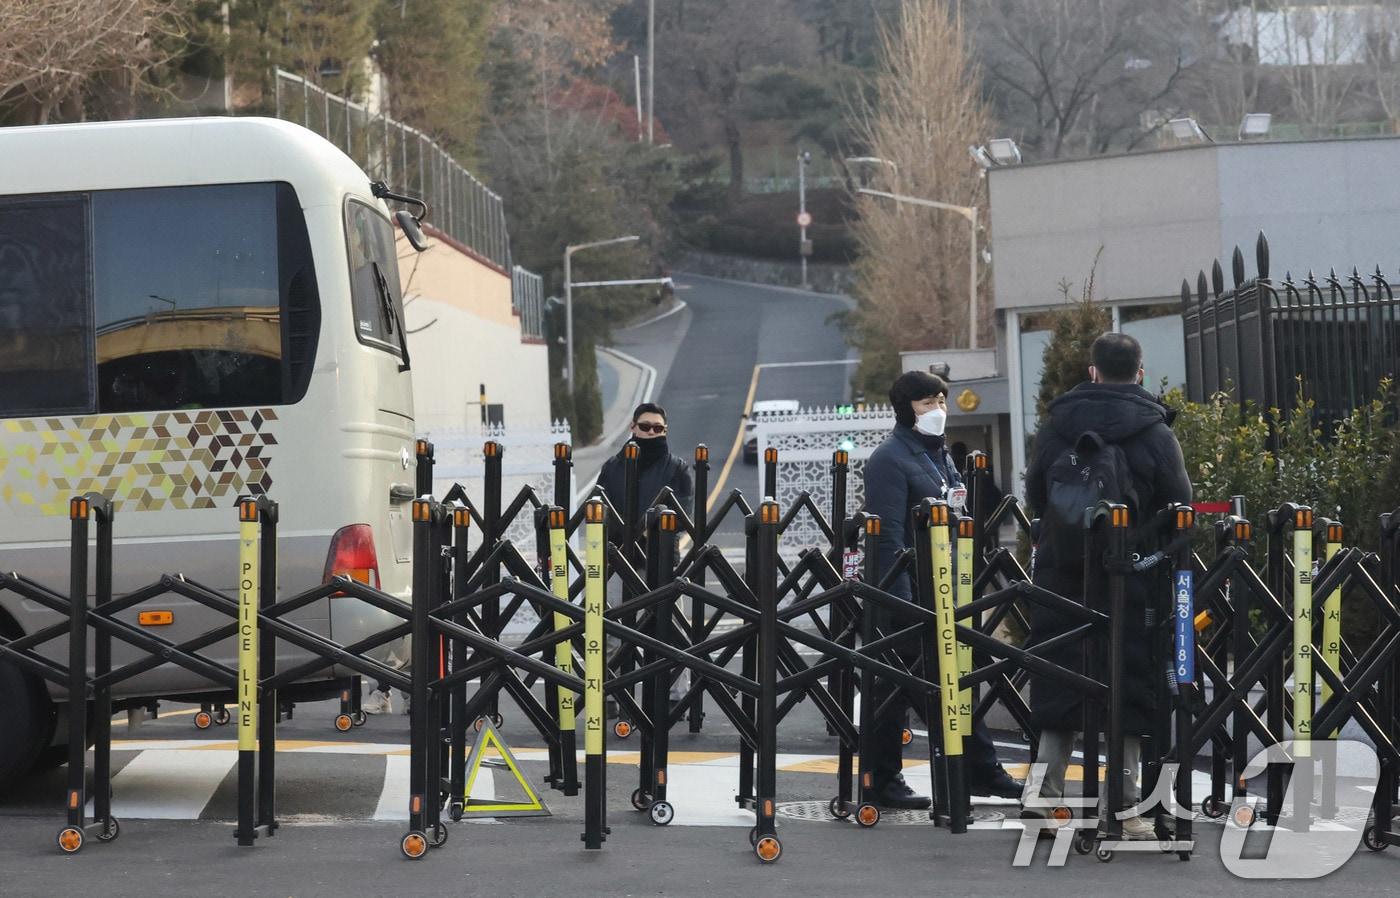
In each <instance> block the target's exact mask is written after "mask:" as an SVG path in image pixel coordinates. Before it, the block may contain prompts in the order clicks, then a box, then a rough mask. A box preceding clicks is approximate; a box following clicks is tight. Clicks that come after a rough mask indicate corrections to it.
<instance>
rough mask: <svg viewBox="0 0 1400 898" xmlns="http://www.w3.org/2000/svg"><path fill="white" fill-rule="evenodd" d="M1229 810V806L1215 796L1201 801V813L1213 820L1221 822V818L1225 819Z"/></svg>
mask: <svg viewBox="0 0 1400 898" xmlns="http://www.w3.org/2000/svg"><path fill="white" fill-rule="evenodd" d="M1228 808H1229V805H1227V804H1225V802H1223V801H1221V800H1220V799H1218V798H1216V797H1215V796H1213V795H1212V796H1209V797H1207V798H1203V799H1201V813H1202V814H1205V815H1206V816H1207V817H1209V818H1210V819H1212V820H1219V819H1220V818H1221V817H1224V816H1225V811H1226V810H1227V809H1228Z"/></svg>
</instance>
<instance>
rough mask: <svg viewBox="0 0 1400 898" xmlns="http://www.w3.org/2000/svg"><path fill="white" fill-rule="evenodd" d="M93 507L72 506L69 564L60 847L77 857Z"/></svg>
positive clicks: (82, 814)
mask: <svg viewBox="0 0 1400 898" xmlns="http://www.w3.org/2000/svg"><path fill="white" fill-rule="evenodd" d="M91 514H92V503H91V502H89V500H88V498H87V497H86V496H79V497H76V498H74V499H73V500H72V501H71V502H69V503H68V518H69V520H70V521H71V524H72V526H71V528H70V540H69V562H68V565H69V567H68V601H69V603H70V605H71V609H72V610H71V612H70V614H69V628H68V825H67V826H66V827H64V828H63V829H62V830H61V831H60V832H59V834H58V847H59V848H60V849H62V850H63V851H64V852H66V853H68V854H73V853H75V852H77V851H78V850H79V849H81V848H82V847H83V833H84V828H85V824H86V822H87V710H88V709H87V697H88V680H87V628H88V621H87V617H88V598H87V585H88V519H89V517H90V516H91Z"/></svg>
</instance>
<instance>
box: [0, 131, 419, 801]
mask: <svg viewBox="0 0 1400 898" xmlns="http://www.w3.org/2000/svg"><path fill="white" fill-rule="evenodd" d="M400 215H401V218H400V224H401V230H404V231H405V232H407V233H406V236H407V234H408V233H411V234H412V236H413V237H414V238H415V243H416V244H417V245H421V234H419V233H418V232H417V226H416V223H414V222H413V219H411V218H408V217H407V214H406V213H401V214H400ZM404 219H406V221H405V220H404ZM396 235H397V232H396V230H395V227H394V224H393V219H392V218H391V216H390V214H389V210H388V208H387V207H386V206H385V204H384V202H383V201H381V200H380V199H379V198H377V197H376V195H375V192H374V191H373V190H372V189H371V183H370V178H369V176H367V175H366V174H365V173H364V171H362V170H361V169H360V168H359V167H358V166H357V165H356V164H355V163H354V162H353V161H351V160H350V158H349V157H347V156H346V155H345V154H343V153H342V152H341V151H340V150H338V149H337V148H336V147H334V146H333V145H332V144H330V143H328V142H327V141H325V140H323V139H322V138H320V137H318V136H316V135H314V134H312V133H311V132H310V131H307V130H305V129H303V128H301V127H298V126H296V125H291V124H287V123H285V122H280V121H274V120H269V119H258V118H214V119H210V118H192V119H174V120H156V121H137V122H115V123H95V124H78V125H51V126H40V127H24V128H3V129H0V569H3V570H6V571H17V572H19V573H22V574H24V575H26V576H28V577H31V578H33V579H36V580H39V581H40V582H43V583H45V584H47V585H49V586H51V587H53V588H55V589H56V590H58V591H59V592H63V593H66V592H67V586H68V584H67V577H68V575H67V570H68V561H67V558H68V531H69V522H68V519H67V509H68V501H69V499H70V498H71V497H72V496H75V495H78V494H81V493H85V492H89V491H92V492H97V493H102V494H104V495H106V496H108V497H109V498H111V499H113V500H114V501H115V534H116V543H115V551H114V557H115V562H114V584H113V586H114V591H115V592H116V594H118V595H120V594H122V593H125V592H128V591H130V590H132V589H135V588H137V587H139V586H142V585H144V584H147V583H150V582H152V581H153V580H155V579H157V578H158V577H159V575H160V574H162V573H175V572H178V573H183V574H185V575H186V576H187V577H189V578H191V579H193V580H196V581H200V582H203V583H205V584H207V585H209V586H211V587H214V588H216V589H220V590H223V591H226V592H228V593H229V594H232V591H233V587H234V585H235V578H234V575H235V571H236V561H237V552H238V550H237V544H236V539H235V537H236V532H237V511H236V507H235V500H236V498H237V497H238V496H239V495H240V494H266V495H268V496H270V497H271V498H273V499H275V500H276V501H277V502H278V503H279V505H280V525H279V537H280V538H279V552H280V565H279V568H280V577H281V583H280V587H281V590H282V593H283V594H284V595H290V594H292V593H293V592H299V591H301V590H304V589H306V588H309V587H311V586H315V585H316V584H319V583H321V582H323V581H324V580H325V579H327V578H329V577H330V576H332V575H333V574H337V573H348V574H350V575H352V576H355V577H357V578H359V579H361V580H363V581H366V582H369V583H371V584H373V585H376V586H378V587H380V588H381V589H383V590H385V591H387V592H389V593H392V594H395V595H398V596H400V597H403V598H405V599H407V597H408V593H409V583H410V568H411V557H410V551H411V547H412V538H411V534H410V523H409V503H410V500H411V499H412V497H413V494H414V482H415V470H414V468H415V461H414V455H413V445H414V421H413V393H412V389H411V386H410V375H409V372H408V366H409V362H410V360H409V358H408V353H407V339H406V336H405V333H404V328H403V306H402V298H401V295H400V287H399V274H398V260H397V256H398V253H397V250H396ZM405 251H406V252H411V251H412V250H411V249H408V248H406V250H405ZM162 602H163V604H161V605H160V607H161V608H163V609H168V610H170V611H172V612H173V618H174V622H173V624H170V625H166V626H162V627H161V628H160V635H162V636H164V637H167V638H171V639H173V640H175V641H181V640H184V639H188V638H191V637H193V636H194V635H197V634H198V633H201V632H203V631H205V630H207V629H210V628H211V627H214V626H217V625H220V624H223V623H227V618H223V617H221V616H219V615H216V614H214V613H213V612H210V611H208V610H207V609H204V608H202V607H199V606H197V605H195V604H194V603H191V602H188V601H185V600H181V599H178V598H174V597H167V598H166V599H164V600H162ZM145 607H148V608H149V607H152V606H149V605H148V606H145ZM129 616H130V618H131V622H132V623H133V624H134V623H136V614H135V611H134V610H133V611H132V612H131V613H130V615H129ZM289 619H292V620H296V621H297V622H299V623H301V624H302V625H304V626H306V627H309V628H311V629H312V630H315V631H317V632H319V633H322V634H325V635H328V636H330V637H332V638H334V639H336V640H338V641H341V642H345V643H348V642H352V641H354V640H356V639H359V638H362V637H363V636H364V635H367V634H368V633H371V632H374V631H377V630H380V629H383V628H384V627H386V626H389V625H392V624H393V623H397V622H398V621H397V619H396V618H393V617H392V616H390V615H386V614H384V613H383V612H380V611H376V610H373V609H370V608H369V607H368V606H366V605H365V604H363V603H361V602H359V601H356V600H353V599H334V598H333V599H329V600H323V601H320V602H318V603H315V604H314V605H312V606H310V607H308V608H306V609H304V610H303V611H302V612H300V613H299V614H297V615H293V616H291V617H290V618H289ZM55 620H56V616H55V615H53V614H52V613H51V612H48V611H46V610H44V609H42V608H40V607H38V606H36V605H34V604H33V603H31V602H28V601H21V600H20V599H18V598H17V597H16V596H15V595H13V594H11V593H3V592H0V632H3V633H5V634H7V635H10V636H15V635H18V634H23V633H29V632H32V631H34V630H35V629H37V628H40V627H43V626H46V625H48V624H51V623H53V622H54V621H55ZM66 651H67V648H66V640H57V641H56V642H54V643H50V644H49V646H48V648H47V649H46V651H45V652H44V653H45V654H46V655H50V656H52V657H54V658H55V659H56V660H59V661H60V662H61V663H66V657H67V656H66ZM279 651H280V656H281V658H282V659H284V660H285V662H287V663H291V662H293V661H295V660H296V659H297V658H298V657H302V656H301V655H299V654H298V650H295V649H292V648H291V647H287V646H284V647H283V648H282V649H280V650H279ZM390 652H394V653H396V654H397V655H398V656H399V657H400V658H406V657H407V656H406V653H405V652H404V647H403V646H402V645H398V646H395V647H392V648H390V649H388V650H387V651H386V652H385V654H384V656H385V657H387V656H388V654H389V653H390ZM113 653H114V658H113V661H114V664H115V665H120V664H121V663H123V660H124V658H127V659H129V658H131V657H133V655H132V654H131V653H128V652H124V651H123V645H122V644H121V643H120V642H116V641H114V646H113ZM209 654H210V655H211V656H212V657H215V658H217V659H219V660H222V661H224V662H226V663H230V664H231V663H233V660H234V658H235V653H234V649H233V644H232V641H231V640H230V641H229V642H227V643H224V644H219V645H217V646H215V647H213V648H212V649H210V650H209ZM336 673H337V674H338V675H341V676H344V675H345V674H346V672H345V671H343V670H340V671H337V672H336ZM330 676H331V674H330V672H327V673H326V674H325V675H324V677H325V679H327V680H328V679H329V678H330ZM322 685H324V682H323V684H322ZM212 688H213V686H212V684H210V683H209V682H208V681H206V680H203V679H202V678H201V677H199V676H197V675H194V674H191V673H189V672H187V671H185V670H184V669H183V668H179V667H176V666H174V665H170V664H167V665H164V666H162V667H159V668H157V669H155V670H153V671H150V672H149V673H146V674H144V675H142V676H140V677H138V678H135V679H132V680H130V681H127V682H126V683H124V684H122V685H121V686H120V687H119V690H118V692H117V693H116V695H115V696H114V697H115V698H116V699H117V700H118V706H119V707H120V706H122V704H126V705H127V706H130V705H131V704H133V703H136V702H140V701H142V700H147V699H150V698H153V697H157V696H172V695H182V696H194V695H200V694H205V693H208V692H209V690H211V689H212ZM64 700H66V696H65V695H64V694H63V692H62V690H59V689H57V688H54V687H51V686H48V685H47V684H44V683H43V682H42V681H40V680H39V679H37V678H34V677H31V676H30V675H28V674H25V673H22V672H20V671H19V669H18V668H17V667H16V666H14V665H13V664H10V663H7V662H5V661H4V660H3V658H0V787H3V783H4V781H5V780H8V779H13V778H14V777H15V776H16V775H18V774H20V773H22V772H23V771H24V770H26V769H28V767H29V766H30V765H31V764H32V763H33V761H34V760H35V759H36V758H38V757H39V756H40V754H41V751H42V749H43V748H44V747H45V746H46V745H48V744H50V743H51V742H59V743H61V742H63V741H64V739H65V737H64V735H63V734H62V732H59V733H58V734H57V735H55V732H54V729H55V722H56V721H57V720H61V719H63V718H62V716H61V715H60V714H58V713H57V712H58V705H59V703H61V702H62V701H64Z"/></svg>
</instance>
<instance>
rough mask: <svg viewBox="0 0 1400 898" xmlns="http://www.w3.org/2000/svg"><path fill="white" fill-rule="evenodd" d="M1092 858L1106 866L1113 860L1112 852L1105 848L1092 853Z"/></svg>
mask: <svg viewBox="0 0 1400 898" xmlns="http://www.w3.org/2000/svg"><path fill="white" fill-rule="evenodd" d="M1094 857H1096V858H1098V859H1099V863H1102V864H1107V863H1109V862H1110V861H1112V860H1113V852H1112V851H1111V850H1109V849H1107V848H1100V849H1098V850H1097V851H1095V852H1094Z"/></svg>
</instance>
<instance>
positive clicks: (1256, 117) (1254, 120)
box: [1240, 112, 1274, 140]
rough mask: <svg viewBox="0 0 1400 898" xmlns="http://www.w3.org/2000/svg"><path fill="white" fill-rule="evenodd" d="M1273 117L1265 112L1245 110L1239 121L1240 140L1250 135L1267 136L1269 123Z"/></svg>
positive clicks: (1248, 137) (1246, 138)
mask: <svg viewBox="0 0 1400 898" xmlns="http://www.w3.org/2000/svg"><path fill="white" fill-rule="evenodd" d="M1273 119H1274V117H1273V116H1272V115H1270V114H1269V113H1267V112H1246V113H1245V116H1244V119H1243V120H1241V121H1240V140H1249V139H1250V138H1251V137H1268V136H1269V125H1270V124H1271V123H1272V122H1273Z"/></svg>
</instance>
